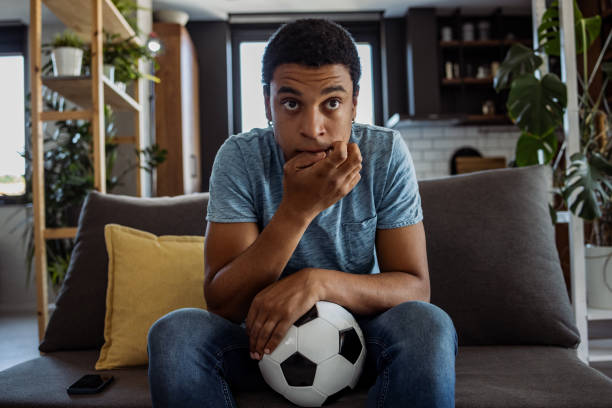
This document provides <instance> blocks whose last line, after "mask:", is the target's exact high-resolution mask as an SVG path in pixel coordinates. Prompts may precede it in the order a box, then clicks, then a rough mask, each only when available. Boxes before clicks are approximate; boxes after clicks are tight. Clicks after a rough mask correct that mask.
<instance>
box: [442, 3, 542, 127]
mask: <svg viewBox="0 0 612 408" xmlns="http://www.w3.org/2000/svg"><path fill="white" fill-rule="evenodd" d="M485 21H486V22H488V23H489V27H490V29H489V32H488V34H483V33H481V32H480V30H479V29H478V24H479V23H480V22H485ZM468 23H469V24H472V26H473V28H474V36H473V39H470V40H464V39H463V38H464V36H463V28H464V26H465V25H466V24H468ZM443 28H447V29H450V31H451V33H452V38H451V41H443V40H442V36H441V32H442V29H443ZM436 31H437V33H439V35H440V36H439V37H438V38H437V41H436V43H437V45H438V50H437V57H438V58H437V59H438V64H437V66H438V78H439V83H438V84H437V85H438V89H439V92H440V113H442V114H464V115H466V116H467V119H466V120H464V121H463V123H464V124H467V125H472V124H474V125H476V124H478V125H487V124H490V125H506V124H510V123H511V121H510V120H509V119H508V118H507V117H506V110H507V109H506V106H505V101H506V98H507V94H508V92H507V91H502V92H501V93H499V94H498V93H497V92H495V90H494V88H493V69H494V66H493V62H497V63H498V64H501V62H502V61H503V60H504V58H505V56H506V53H507V51H508V50H509V49H510V47H511V46H512V45H513V44H524V45H527V46H530V45H531V43H532V40H531V35H532V27H531V16H528V15H508V14H504V13H503V12H502V9H501V8H497V9H496V10H495V11H493V12H492V13H490V14H481V15H471V14H467V13H465V14H464V13H463V11H462V10H461V9H460V8H458V9H456V10H455V12H454V13H452V14H449V15H439V16H437V30H436ZM448 64H451V65H452V69H451V71H450V73H449V69H448ZM480 70H482V71H481V72H480V74H479V71H480ZM482 75H485V76H484V77H477V76H482ZM485 103H487V104H491V103H492V104H493V106H494V107H495V114H494V115H482V113H483V105H484V104H485Z"/></svg>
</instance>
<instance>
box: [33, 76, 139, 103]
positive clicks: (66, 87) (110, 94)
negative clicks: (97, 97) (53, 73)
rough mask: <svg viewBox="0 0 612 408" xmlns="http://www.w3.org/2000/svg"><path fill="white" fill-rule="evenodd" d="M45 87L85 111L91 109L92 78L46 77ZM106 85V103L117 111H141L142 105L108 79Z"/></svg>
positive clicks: (105, 79) (44, 79)
mask: <svg viewBox="0 0 612 408" xmlns="http://www.w3.org/2000/svg"><path fill="white" fill-rule="evenodd" d="M42 82H43V85H45V86H46V87H47V88H49V89H51V90H53V91H56V92H58V93H59V94H60V95H62V96H63V97H65V98H66V99H68V100H70V101H71V102H74V103H75V104H77V105H79V106H81V107H82V108H84V109H91V107H92V106H91V104H92V97H91V77H86V76H78V77H45V78H43V79H42ZM102 82H103V83H104V103H105V104H108V105H111V107H112V108H113V109H114V110H117V111H140V109H141V107H140V105H139V104H138V103H137V102H136V101H134V99H132V97H131V96H129V95H128V94H127V93H125V92H123V91H121V90H119V89H118V88H117V87H116V86H115V84H113V83H112V82H111V81H110V80H109V79H108V78H106V77H104V78H103V79H102Z"/></svg>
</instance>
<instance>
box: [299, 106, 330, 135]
mask: <svg viewBox="0 0 612 408" xmlns="http://www.w3.org/2000/svg"><path fill="white" fill-rule="evenodd" d="M301 119H302V120H301V123H300V133H301V134H302V136H304V137H308V138H312V139H317V138H319V137H321V136H323V135H325V116H324V115H323V114H322V113H321V112H319V110H318V109H316V108H313V109H307V110H305V111H304V112H303V114H302V118H301Z"/></svg>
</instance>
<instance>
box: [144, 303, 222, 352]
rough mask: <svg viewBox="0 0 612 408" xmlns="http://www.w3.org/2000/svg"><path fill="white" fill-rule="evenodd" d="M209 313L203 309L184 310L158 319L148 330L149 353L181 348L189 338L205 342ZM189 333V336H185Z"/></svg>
mask: <svg viewBox="0 0 612 408" xmlns="http://www.w3.org/2000/svg"><path fill="white" fill-rule="evenodd" d="M208 315H210V313H209V312H208V311H206V310H203V309H196V308H184V309H177V310H174V311H172V312H170V313H168V314H166V315H164V316H162V317H160V318H159V319H158V320H157V321H156V322H155V323H153V325H152V326H151V327H150V328H149V333H148V335H147V344H148V347H149V352H155V351H156V350H164V351H165V352H167V351H168V350H169V349H171V348H173V347H182V346H183V344H180V343H181V342H182V341H186V340H188V339H190V338H199V339H200V340H201V341H205V339H206V333H210V332H211V331H210V330H208V329H207V324H206V323H207V322H209V321H210V318H209V316H208ZM185 333H189V336H185Z"/></svg>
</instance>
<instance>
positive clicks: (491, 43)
mask: <svg viewBox="0 0 612 408" xmlns="http://www.w3.org/2000/svg"><path fill="white" fill-rule="evenodd" d="M531 43H532V41H531V40H530V39H519V40H475V41H440V47H443V48H444V47H449V48H458V47H500V46H507V45H512V44H524V45H530V44H531Z"/></svg>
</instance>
